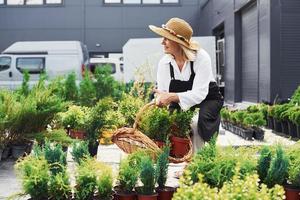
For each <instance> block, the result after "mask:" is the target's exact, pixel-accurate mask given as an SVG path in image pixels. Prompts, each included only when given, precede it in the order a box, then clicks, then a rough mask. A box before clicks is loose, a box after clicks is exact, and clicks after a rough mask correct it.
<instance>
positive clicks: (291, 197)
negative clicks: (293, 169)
mask: <svg viewBox="0 0 300 200" xmlns="http://www.w3.org/2000/svg"><path fill="white" fill-rule="evenodd" d="M284 190H285V197H286V200H300V194H299V193H300V188H294V187H292V186H290V185H285V186H284Z"/></svg>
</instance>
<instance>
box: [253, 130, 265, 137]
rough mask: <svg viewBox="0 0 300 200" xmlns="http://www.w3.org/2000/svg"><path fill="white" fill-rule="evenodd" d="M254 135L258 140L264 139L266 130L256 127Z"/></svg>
mask: <svg viewBox="0 0 300 200" xmlns="http://www.w3.org/2000/svg"><path fill="white" fill-rule="evenodd" d="M253 137H254V139H256V140H263V139H264V137H265V131H264V130H262V129H261V128H255V129H253Z"/></svg>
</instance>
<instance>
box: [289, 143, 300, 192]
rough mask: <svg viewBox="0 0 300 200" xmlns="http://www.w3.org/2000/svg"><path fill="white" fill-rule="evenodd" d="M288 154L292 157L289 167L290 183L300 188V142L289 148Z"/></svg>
mask: <svg viewBox="0 0 300 200" xmlns="http://www.w3.org/2000/svg"><path fill="white" fill-rule="evenodd" d="M288 156H289V159H290V164H289V169H288V183H290V184H291V185H292V186H294V187H297V188H300V148H299V143H296V144H294V145H293V146H292V147H290V148H288Z"/></svg>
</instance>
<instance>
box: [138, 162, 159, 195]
mask: <svg viewBox="0 0 300 200" xmlns="http://www.w3.org/2000/svg"><path fill="white" fill-rule="evenodd" d="M155 178H156V174H155V168H154V166H153V163H152V160H151V159H149V158H144V159H143V160H142V162H141V171H140V180H141V182H142V184H143V186H142V187H141V188H140V189H141V191H138V192H139V193H141V194H146V195H148V194H153V193H154V188H155V183H156V179H155Z"/></svg>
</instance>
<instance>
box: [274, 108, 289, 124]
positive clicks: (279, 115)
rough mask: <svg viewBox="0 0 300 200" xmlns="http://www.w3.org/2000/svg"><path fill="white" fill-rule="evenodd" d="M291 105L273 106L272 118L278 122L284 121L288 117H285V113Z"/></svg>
mask: <svg viewBox="0 0 300 200" xmlns="http://www.w3.org/2000/svg"><path fill="white" fill-rule="evenodd" d="M292 106H293V105H292V104H281V105H275V106H274V117H275V118H276V119H278V120H280V121H282V120H286V119H287V118H288V116H287V115H286V111H287V110H288V109H289V108H290V107H292Z"/></svg>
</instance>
